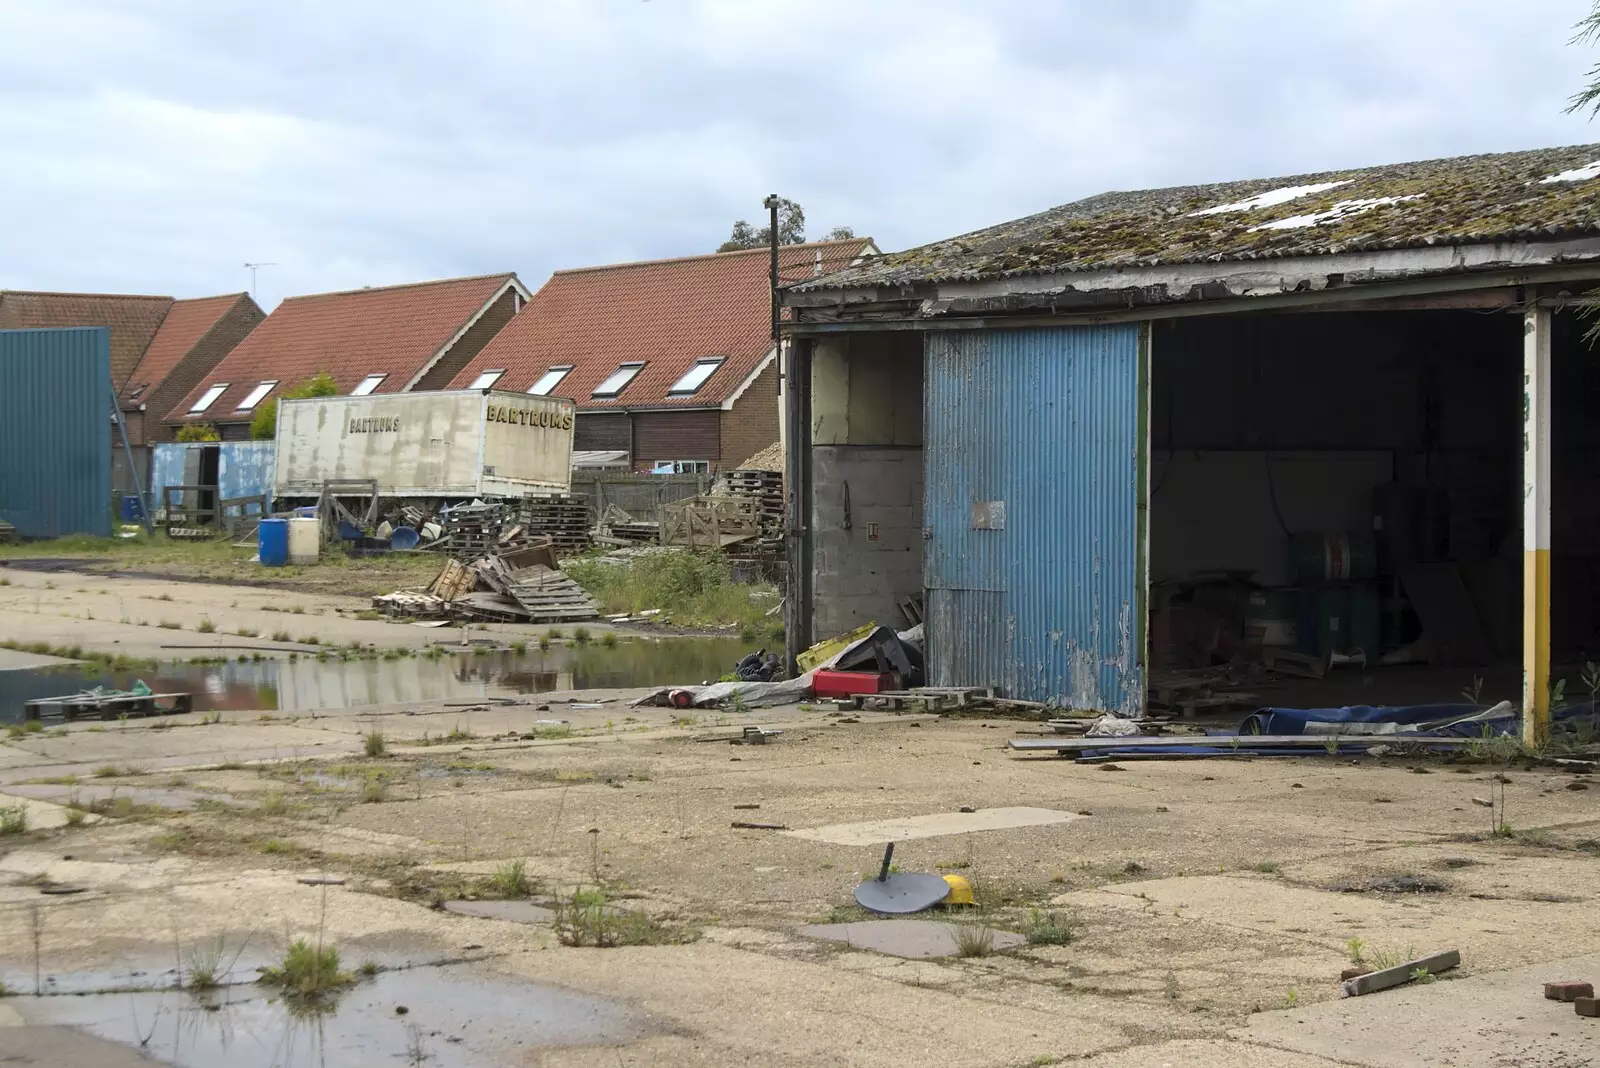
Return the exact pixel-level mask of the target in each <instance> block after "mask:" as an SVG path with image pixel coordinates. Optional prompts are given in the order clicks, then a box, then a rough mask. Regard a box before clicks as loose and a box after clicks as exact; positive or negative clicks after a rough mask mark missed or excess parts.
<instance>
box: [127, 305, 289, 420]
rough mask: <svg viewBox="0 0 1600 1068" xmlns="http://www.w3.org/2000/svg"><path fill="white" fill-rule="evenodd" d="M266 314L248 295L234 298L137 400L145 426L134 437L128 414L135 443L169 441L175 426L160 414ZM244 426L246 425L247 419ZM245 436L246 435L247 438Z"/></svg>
mask: <svg viewBox="0 0 1600 1068" xmlns="http://www.w3.org/2000/svg"><path fill="white" fill-rule="evenodd" d="M266 317H267V313H266V312H264V311H262V310H261V309H260V308H259V307H258V306H257V305H256V302H255V301H253V300H251V299H249V298H248V297H240V298H239V299H238V300H237V301H235V302H234V305H233V307H231V308H229V309H228V310H227V312H226V313H224V314H223V315H222V317H221V318H219V319H218V320H217V321H216V322H215V323H214V324H212V327H211V329H210V330H208V331H206V334H205V336H204V337H202V338H201V339H200V341H199V342H198V343H197V344H196V345H195V346H194V348H192V349H190V350H189V354H188V355H187V356H185V357H184V358H183V359H182V360H181V361H180V362H179V363H178V366H177V367H175V368H173V370H172V373H171V374H169V375H167V377H166V378H164V379H162V380H161V381H160V382H157V383H156V386H155V388H154V389H152V390H151V391H150V393H149V395H148V396H145V397H141V398H140V403H141V404H142V405H143V406H144V412H143V413H142V415H140V417H139V418H140V422H141V423H142V424H143V425H144V430H143V432H142V434H141V435H140V436H139V437H133V436H132V435H133V419H132V418H131V417H130V418H129V423H128V432H129V436H130V437H132V440H133V441H134V443H135V444H147V445H154V444H157V443H159V442H166V441H172V440H173V438H174V437H175V435H176V434H177V432H178V428H177V427H176V426H165V425H163V424H162V423H161V418H162V416H163V415H165V414H166V413H167V412H170V411H171V410H172V408H173V406H174V405H176V404H177V403H178V402H179V401H181V400H183V398H184V397H186V396H188V395H189V391H190V390H192V389H194V387H195V386H196V385H198V384H199V382H200V380H201V379H202V378H204V377H205V376H206V375H208V374H210V373H211V370H212V369H213V368H214V367H216V366H217V364H219V363H221V362H222V358H223V357H224V356H226V355H228V353H230V352H232V351H233V350H234V349H235V348H236V347H237V346H238V344H239V342H241V341H243V340H244V339H245V337H246V336H247V335H248V334H249V333H250V331H252V330H254V329H255V328H256V325H257V324H258V323H260V322H261V320H263V319H265V318H266ZM246 425H247V426H248V421H247V422H246ZM248 436H249V435H248V434H246V437H248Z"/></svg>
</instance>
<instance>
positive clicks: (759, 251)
mask: <svg viewBox="0 0 1600 1068" xmlns="http://www.w3.org/2000/svg"><path fill="white" fill-rule="evenodd" d="M872 243H873V241H872V238H870V237H841V238H835V239H833V240H828V241H802V242H800V243H799V244H793V245H779V246H778V250H779V251H780V252H782V251H785V250H787V249H808V248H834V247H837V246H839V245H853V244H862V245H867V244H872ZM771 252H772V249H771V248H770V247H768V246H766V245H763V246H761V247H760V248H736V249H730V250H728V251H727V252H699V253H696V254H695V255H693V256H667V257H664V258H662V259H656V260H626V261H624V262H622V263H597V264H595V265H593V266H591V267H563V268H561V269H560V270H558V271H552V272H551V275H552V276H554V275H558V274H589V273H592V272H595V271H617V270H622V269H624V268H627V267H658V266H660V265H662V264H666V263H691V262H693V261H695V260H717V259H732V258H733V257H735V256H755V255H760V256H768V255H770V254H771Z"/></svg>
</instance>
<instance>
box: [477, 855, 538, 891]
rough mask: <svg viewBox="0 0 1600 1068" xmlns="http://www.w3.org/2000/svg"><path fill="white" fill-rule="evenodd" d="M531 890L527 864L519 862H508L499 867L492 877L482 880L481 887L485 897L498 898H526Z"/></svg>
mask: <svg viewBox="0 0 1600 1068" xmlns="http://www.w3.org/2000/svg"><path fill="white" fill-rule="evenodd" d="M532 890H533V885H532V884H531V883H530V882H529V881H528V865H527V862H526V861H521V860H509V861H507V862H506V863H504V864H502V865H500V866H499V867H498V868H496V869H495V870H494V874H493V875H491V876H489V878H487V879H485V880H484V882H483V887H482V892H483V894H484V895H485V896H489V895H493V896H494V897H498V898H522V897H527V896H528V894H529V893H531V892H532Z"/></svg>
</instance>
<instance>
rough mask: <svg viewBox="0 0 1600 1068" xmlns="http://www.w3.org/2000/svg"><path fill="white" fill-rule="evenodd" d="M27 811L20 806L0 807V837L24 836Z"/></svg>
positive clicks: (26, 825)
mask: <svg viewBox="0 0 1600 1068" xmlns="http://www.w3.org/2000/svg"><path fill="white" fill-rule="evenodd" d="M27 831H28V810H27V808H25V807H24V806H22V805H0V837H5V836H6V835H12V834H26V833H27Z"/></svg>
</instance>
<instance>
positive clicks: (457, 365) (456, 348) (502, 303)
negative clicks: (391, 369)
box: [411, 289, 521, 393]
mask: <svg viewBox="0 0 1600 1068" xmlns="http://www.w3.org/2000/svg"><path fill="white" fill-rule="evenodd" d="M520 296H521V295H520V294H519V293H517V291H516V290H514V289H508V290H506V291H505V292H504V293H502V294H501V295H500V299H499V300H497V301H495V302H494V303H493V304H491V305H489V307H488V308H487V309H485V311H484V313H483V314H482V315H481V316H479V317H478V321H477V322H475V323H473V324H472V328H471V329H470V330H468V331H467V332H466V333H465V334H462V335H461V337H460V338H458V339H457V340H456V343H455V344H454V345H451V346H450V349H449V351H447V352H446V353H445V354H444V355H443V356H441V357H439V362H438V363H436V364H434V365H433V366H432V367H430V368H429V369H428V373H427V374H425V375H423V376H422V378H421V379H419V380H418V381H417V384H416V385H415V386H412V387H411V392H412V393H421V392H423V391H425V390H431V389H446V388H448V387H449V385H450V380H451V379H452V378H454V377H455V376H456V375H458V374H460V373H461V369H462V368H463V367H465V366H466V365H467V364H469V363H471V362H472V358H473V357H474V356H476V355H477V354H478V353H480V352H482V351H483V347H484V346H485V345H487V344H488V343H489V341H490V340H491V339H492V338H493V337H494V336H495V335H496V334H498V333H499V332H500V330H501V328H502V327H504V326H505V325H506V324H507V323H509V322H510V321H511V318H512V316H514V315H516V314H517V310H516V309H517V301H518V300H519V299H520Z"/></svg>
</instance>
